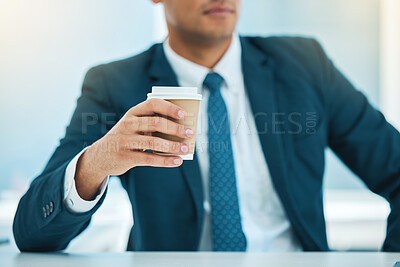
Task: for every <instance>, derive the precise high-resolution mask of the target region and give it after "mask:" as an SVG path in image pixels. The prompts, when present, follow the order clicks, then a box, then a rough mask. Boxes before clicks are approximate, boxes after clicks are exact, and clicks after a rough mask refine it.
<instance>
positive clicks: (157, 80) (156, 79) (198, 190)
mask: <svg viewBox="0 0 400 267" xmlns="http://www.w3.org/2000/svg"><path fill="white" fill-rule="evenodd" d="M149 74H150V79H151V85H152V86H179V85H178V81H177V77H176V74H175V73H174V71H173V69H172V67H171V65H170V64H169V63H168V60H167V58H166V56H165V53H164V50H163V48H162V45H159V44H158V45H155V46H154V56H153V61H152V63H151V65H150V69H149ZM150 90H151V86H150ZM179 169H180V172H181V174H182V176H183V177H184V179H185V180H186V183H187V185H188V187H189V190H190V192H191V195H192V197H193V202H194V205H195V209H196V214H197V227H198V229H197V231H198V235H197V236H198V238H199V237H200V233H201V229H202V223H203V184H202V180H201V175H200V168H199V163H198V159H197V156H196V153H195V154H194V157H193V160H185V161H184V162H183V164H182V165H181V166H180V167H179Z"/></svg>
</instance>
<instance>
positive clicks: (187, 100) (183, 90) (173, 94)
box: [147, 86, 202, 160]
mask: <svg viewBox="0 0 400 267" xmlns="http://www.w3.org/2000/svg"><path fill="white" fill-rule="evenodd" d="M151 98H160V99H165V100H167V101H169V102H171V103H173V104H175V105H177V106H179V107H181V108H182V109H183V110H185V111H186V117H185V119H184V120H179V121H178V120H175V119H172V118H170V117H168V119H170V120H172V121H175V122H178V123H181V124H183V125H185V126H188V127H190V128H191V129H192V130H193V132H194V136H193V137H192V139H190V140H187V139H182V138H180V137H177V136H172V135H167V134H164V133H159V132H155V133H153V136H157V137H161V138H164V139H167V140H171V141H176V142H182V143H185V144H187V145H188V146H189V149H190V151H189V154H187V155H179V156H180V157H181V158H182V159H183V160H193V154H194V150H195V144H196V129H197V120H198V117H199V106H200V101H201V98H202V96H201V94H198V93H197V87H161V86H153V88H152V92H151V93H149V94H147V99H151ZM154 153H157V154H162V155H171V154H166V153H162V152H157V151H154Z"/></svg>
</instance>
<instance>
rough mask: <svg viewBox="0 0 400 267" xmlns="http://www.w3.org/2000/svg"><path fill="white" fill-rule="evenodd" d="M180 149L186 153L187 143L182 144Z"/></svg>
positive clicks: (187, 150) (187, 149)
mask: <svg viewBox="0 0 400 267" xmlns="http://www.w3.org/2000/svg"><path fill="white" fill-rule="evenodd" d="M181 151H182V152H183V153H187V152H189V147H188V146H187V145H183V146H181Z"/></svg>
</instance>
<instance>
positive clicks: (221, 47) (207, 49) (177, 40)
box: [169, 33, 232, 69]
mask: <svg viewBox="0 0 400 267" xmlns="http://www.w3.org/2000/svg"><path fill="white" fill-rule="evenodd" d="M231 42H232V37H230V38H227V39H225V40H220V41H215V42H210V43H200V42H196V41H193V40H190V38H188V39H182V38H181V37H179V36H175V35H173V34H172V35H171V33H170V35H169V45H170V47H171V48H172V50H174V51H175V53H177V54H178V55H180V56H182V57H184V58H186V59H187V60H190V61H192V62H194V63H196V64H199V65H201V66H204V67H206V68H209V69H212V68H213V67H214V66H215V65H217V63H218V62H219V61H220V59H221V58H222V57H223V56H224V54H225V52H226V51H227V50H228V48H229V46H230V44H231Z"/></svg>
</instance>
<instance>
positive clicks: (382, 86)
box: [0, 0, 400, 251]
mask: <svg viewBox="0 0 400 267" xmlns="http://www.w3.org/2000/svg"><path fill="white" fill-rule="evenodd" d="M242 2H243V3H242V16H241V20H240V22H239V26H238V32H239V33H241V34H243V35H246V34H249V35H265V36H266V35H305V36H310V37H314V38H317V39H318V40H319V41H320V42H321V43H322V45H323V46H324V48H325V50H326V52H327V53H328V54H329V56H330V57H331V58H332V59H333V60H334V62H335V63H336V65H337V66H338V67H339V68H340V69H341V70H342V71H343V72H344V73H345V74H346V76H347V77H348V78H349V79H350V80H351V81H352V82H353V84H354V85H355V86H356V87H357V88H359V89H360V90H361V91H363V92H364V93H365V94H366V95H367V96H368V98H369V100H370V101H371V103H372V104H373V105H374V106H376V107H377V108H380V109H382V110H383V111H384V113H385V115H386V116H387V118H388V119H389V121H391V122H392V123H393V124H394V125H396V127H398V129H399V126H400V106H399V105H398V104H397V103H396V102H397V101H398V99H400V92H399V89H400V19H399V17H400V1H398V0H324V1H315V0H243V1H242ZM165 36H166V27H165V24H164V17H163V10H162V7H161V6H155V5H153V4H152V3H151V1H150V0H133V1H132V0H129V1H128V0H120V1H107V0H96V1H94V0H86V1H78V0H69V1H50V0H37V1H22V0H13V1H9V0H0V125H1V131H0V148H1V150H0V177H1V178H0V210H1V212H0V237H2V236H5V235H9V234H10V233H11V232H10V231H11V222H12V218H13V212H14V211H15V208H16V204H17V202H18V198H19V197H20V196H21V194H23V192H24V191H25V190H26V188H27V187H28V185H29V182H30V181H31V180H32V179H33V178H34V177H35V176H37V175H38V174H39V173H40V172H41V170H42V169H43V167H44V165H45V163H46V161H47V160H48V159H49V157H50V155H51V154H52V152H53V150H54V149H55V147H56V146H57V145H58V140H59V139H60V138H61V137H62V136H63V135H64V130H65V127H66V126H67V124H68V122H69V119H70V116H71V115H72V112H73V110H74V107H75V103H76V99H77V97H78V96H79V94H80V88H81V84H82V80H83V77H84V74H85V72H86V71H87V70H88V69H89V68H90V67H91V66H94V65H97V64H100V63H104V62H109V61H112V60H116V59H120V58H124V57H129V56H132V55H134V54H136V53H138V52H140V51H142V50H144V49H146V48H147V47H149V46H150V45H151V44H152V43H154V42H158V41H162V40H163V38H165ZM396 100H397V101H396ZM326 154H327V168H326V182H325V190H326V194H325V201H326V218H327V224H328V238H329V243H330V245H331V247H332V248H333V249H341V250H377V249H379V247H380V246H381V244H382V242H383V238H384V235H385V226H386V222H385V219H386V216H387V214H388V212H389V207H388V205H387V203H386V202H385V201H384V200H383V199H381V198H379V197H377V196H375V195H373V194H372V193H369V192H368V191H367V190H366V189H365V187H364V185H363V184H362V182H360V181H359V179H358V178H357V177H355V176H354V175H353V174H352V173H351V172H350V171H349V170H348V169H347V168H346V167H345V166H343V165H342V164H341V163H340V162H339V161H338V159H337V158H336V157H335V156H334V155H333V153H332V152H330V151H329V150H327V152H326ZM110 189H111V190H110V191H109V195H108V197H107V199H106V202H105V204H104V205H103V207H102V208H101V209H100V211H99V212H98V214H96V215H95V218H94V220H93V223H92V225H91V226H90V228H89V229H88V230H87V231H86V232H85V233H84V234H83V235H82V236H81V237H79V238H78V239H77V240H75V241H74V242H73V243H72V244H71V246H70V248H69V249H70V250H81V249H83V250H85V251H96V250H97V251H98V250H102V251H104V250H111V251H118V250H124V249H125V242H126V240H127V238H128V236H127V231H128V229H129V227H130V225H131V224H132V220H131V214H130V204H129V203H128V201H127V198H126V195H125V193H124V191H123V190H122V189H121V187H120V185H119V183H118V181H117V179H114V180H113V181H112V182H111V184H110ZM0 249H1V246H0Z"/></svg>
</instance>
